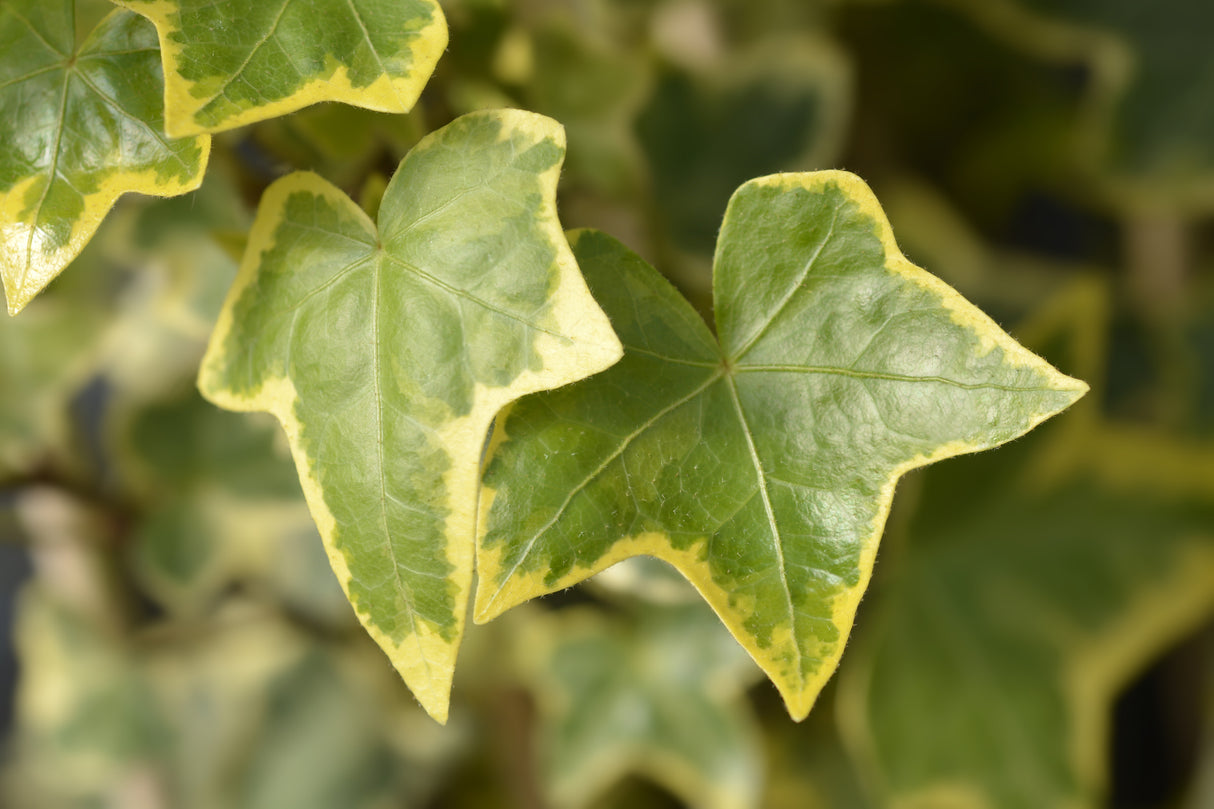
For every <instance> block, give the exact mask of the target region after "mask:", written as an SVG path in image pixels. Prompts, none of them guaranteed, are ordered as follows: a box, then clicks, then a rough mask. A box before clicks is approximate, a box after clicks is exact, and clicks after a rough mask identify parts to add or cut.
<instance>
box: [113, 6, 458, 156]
mask: <svg viewBox="0 0 1214 809" xmlns="http://www.w3.org/2000/svg"><path fill="white" fill-rule="evenodd" d="M115 2H117V3H118V4H119V5H122V6H126V7H127V8H130V9H132V10H134V11H138V12H139V13H140V14H143V15H144V16H146V17H147V18H148V19H150V20H151V21H152V22H153V23H155V25H156V29H157V31H158V32H159V34H160V47H161V49H162V50H163V52H164V65H165V76H166V84H165V108H166V116H165V124H166V127H167V129H168V132H169V133H170V134H173V135H193V134H198V133H200V132H219V131H222V130H225V129H233V128H235V127H238V126H244V125H245V124H250V123H253V122H254V121H261V120H265V119H266V118H273V117H275V116H278V115H285V114H286V113H288V112H293V111H295V110H297V109H300V108H302V107H306V106H308V105H309V104H315V103H316V102H318V101H342V102H345V103H347V104H353V105H355V106H359V107H366V108H368V109H373V110H379V111H381V112H408V111H409V110H410V109H411V108H412V107H413V104H414V103H415V102H416V101H417V97H418V96H419V95H421V91H422V88H423V87H424V86H425V84H426V82H427V80H429V78H430V74H431V73H432V72H433V71H434V66H435V65H436V64H437V63H438V58H439V56H440V55H441V54H442V52H443V49H444V48H446V47H447V23H446V20H445V19H444V18H443V13H442V10H441V9H440V8H439V6H438V3H436V2H434V0H396V2H392V3H372V2H367V0H324V1H323V2H315V0H314V1H313V2H306V3H305V2H299V0H274V1H273V2H261V1H260V0H115Z"/></svg>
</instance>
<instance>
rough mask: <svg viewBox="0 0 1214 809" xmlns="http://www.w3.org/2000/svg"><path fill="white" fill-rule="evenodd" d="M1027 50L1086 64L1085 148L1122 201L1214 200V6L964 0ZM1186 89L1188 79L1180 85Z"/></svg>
mask: <svg viewBox="0 0 1214 809" xmlns="http://www.w3.org/2000/svg"><path fill="white" fill-rule="evenodd" d="M962 8H964V9H965V11H966V12H967V13H971V14H973V15H974V16H975V17H976V18H977V19H979V20H980V21H982V22H984V23H985V24H986V25H988V26H990V27H991V28H992V29H993V30H994V31H996V32H997V33H999V34H1001V35H1003V36H1006V37H1008V38H1009V39H1011V40H1013V41H1014V42H1016V43H1018V44H1019V45H1020V46H1022V47H1023V48H1024V49H1025V50H1027V51H1029V52H1031V53H1035V54H1037V55H1039V56H1041V57H1043V58H1045V59H1047V60H1050V61H1066V62H1068V63H1072V62H1074V61H1076V60H1080V61H1083V62H1085V63H1086V66H1087V67H1088V68H1089V70H1090V73H1091V77H1090V80H1089V81H1088V82H1087V86H1086V90H1087V95H1088V99H1087V104H1086V105H1085V107H1086V109H1085V110H1084V112H1085V113H1086V115H1085V120H1084V127H1083V130H1082V131H1081V133H1080V134H1081V138H1079V139H1078V140H1079V143H1078V145H1079V149H1080V151H1081V154H1083V156H1084V158H1085V159H1087V160H1088V161H1089V162H1090V164H1091V167H1092V168H1096V169H1099V170H1101V171H1104V172H1108V174H1109V175H1110V179H1111V180H1112V184H1111V188H1112V190H1113V191H1114V192H1115V193H1117V194H1118V195H1119V196H1120V201H1121V202H1122V203H1123V204H1126V205H1129V206H1132V207H1136V208H1141V207H1142V202H1143V199H1144V198H1146V199H1152V198H1153V199H1159V197H1160V195H1161V194H1162V195H1164V196H1165V198H1167V199H1168V200H1169V201H1175V200H1177V199H1179V200H1180V201H1182V202H1183V203H1185V204H1188V205H1194V206H1197V207H1200V208H1201V209H1203V210H1208V209H1209V208H1210V206H1211V205H1212V204H1214V116H1211V114H1210V107H1209V105H1208V104H1204V103H1201V102H1199V101H1197V100H1196V99H1198V98H1201V97H1203V96H1205V95H1208V94H1209V92H1210V91H1211V88H1212V87H1214V84H1212V82H1214V56H1212V54H1211V50H1210V48H1209V38H1208V37H1207V36H1206V32H1208V31H1209V30H1210V29H1211V27H1214V7H1211V6H1210V4H1208V3H1192V2H1188V0H1164V2H1157V3H1152V4H1150V5H1144V4H1142V3H1138V2H1134V0H994V1H993V2H989V3H976V4H970V5H968V6H962ZM1178 88H1184V90H1183V91H1178Z"/></svg>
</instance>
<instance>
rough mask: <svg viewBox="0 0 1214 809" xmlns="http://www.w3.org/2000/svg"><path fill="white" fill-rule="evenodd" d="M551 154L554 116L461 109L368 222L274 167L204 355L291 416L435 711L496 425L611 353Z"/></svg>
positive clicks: (369, 597)
mask: <svg viewBox="0 0 1214 809" xmlns="http://www.w3.org/2000/svg"><path fill="white" fill-rule="evenodd" d="M563 155H564V132H563V130H562V129H561V128H560V126H559V125H558V124H557V123H556V122H555V121H552V120H551V119H548V118H545V117H543V116H539V115H534V114H532V113H526V112H519V111H510V110H506V111H494V112H482V113H475V114H471V115H466V116H463V117H462V118H459V119H457V120H456V121H455V122H453V123H451V124H450V125H448V126H446V127H444V128H443V129H441V130H439V131H437V132H435V133H433V134H431V135H429V136H428V137H426V138H425V139H423V140H422V141H421V142H420V143H419V144H418V145H417V147H415V148H414V149H413V151H412V152H410V154H409V155H408V156H407V157H406V158H405V159H404V161H402V162H401V165H400V168H399V169H398V170H397V172H396V175H395V176H394V177H393V178H392V181H391V183H390V184H389V186H388V189H387V191H386V192H385V193H384V198H383V203H382V205H381V207H380V209H379V223H378V226H377V225H376V224H375V223H373V222H372V221H371V220H370V219H369V218H368V217H367V216H366V214H364V213H363V212H362V210H361V209H360V208H359V207H358V206H357V205H355V204H354V203H353V202H352V201H350V199H349V198H347V197H346V196H345V195H344V194H342V193H341V192H340V191H339V190H337V189H336V188H334V187H333V186H331V185H329V184H328V183H326V182H325V181H324V180H322V179H320V178H319V177H317V176H315V175H312V174H304V173H299V174H293V175H290V176H288V177H286V178H283V179H282V180H280V181H278V182H277V183H275V184H274V185H272V186H271V187H270V188H269V189H268V190H267V191H266V194H265V197H264V199H263V200H262V205H261V209H260V211H259V213H258V216H257V221H256V222H255V223H254V226H253V231H252V234H251V235H250V240H249V248H248V251H247V253H246V254H245V259H244V263H243V265H242V266H241V270H240V274H239V276H238V277H237V280H236V283H235V284H234V285H233V288H232V290H231V292H230V293H229V295H228V300H227V302H226V303H225V305H224V309H223V311H222V313H221V314H220V319H219V323H218V325H217V327H216V330H215V333H214V335H213V336H212V339H211V344H210V346H209V347H208V350H207V355H206V357H205V358H204V360H203V367H202V372H201V376H200V380H199V384H200V387H201V388H202V391H203V393H204V394H205V395H206V396H207V397H208V398H210V399H211V400H212V401H214V402H216V403H217V404H219V405H221V406H223V407H227V408H230V409H235V410H266V411H269V412H271V413H273V414H274V415H276V416H277V417H278V419H279V420H280V421H281V422H282V423H283V425H284V426H285V427H286V430H287V435H288V438H289V439H290V443H291V448H292V452H293V454H294V456H295V462H296V466H297V468H298V471H299V474H300V478H301V479H302V482H303V487H304V493H305V495H306V497H307V500H308V505H309V507H310V508H311V510H312V515H313V517H314V518H315V520H316V522H317V524H318V526H319V527H320V531H321V534H322V536H323V537H324V540H325V543H326V547H327V548H328V551H329V556H330V559H331V561H332V563H333V567H334V570H335V572H336V573H337V577H338V579H339V581H340V582H341V583H342V586H343V587H344V588H345V590H346V594H347V595H348V596H349V598H350V600H351V602H352V603H353V605H354V607H355V610H356V611H357V613H358V616H359V618H360V620H361V621H362V623H363V625H364V626H365V627H366V628H367V630H368V631H369V632H370V633H371V635H372V636H373V637H374V638H375V640H376V641H377V642H378V643H379V644H380V645H381V646H382V647H383V649H384V650H385V651H386V652H387V653H388V656H389V657H390V658H391V659H392V661H393V663H394V664H395V665H396V667H397V669H398V670H399V671H400V673H401V676H402V677H404V679H405V682H406V683H407V684H408V685H409V687H410V688H412V689H413V692H414V694H415V695H416V696H417V697H418V699H419V700H420V701H421V703H422V705H423V706H424V707H425V708H426V709H427V710H428V711H429V712H430V713H431V714H432V715H433V716H434V717H435V718H437V719H439V720H440V721H442V720H444V719H445V717H446V714H447V703H448V695H449V691H450V683H451V673H452V669H453V667H454V664H455V653H456V647H457V645H458V643H459V640H460V636H461V634H462V632H463V618H464V612H465V610H466V604H467V598H468V593H469V588H470V587H471V577H472V547H473V525H474V521H475V512H476V490H477V484H478V477H479V465H480V457H481V451H482V448H483V445H484V441H485V436H486V433H487V432H488V428H489V424H490V421H491V420H492V419H493V417H494V415H495V414H496V413H497V411H498V409H500V408H501V407H502V406H503V405H504V404H506V403H507V402H510V401H512V400H513V399H515V398H517V397H519V396H521V395H523V394H525V393H530V392H533V391H537V390H542V389H546V388H550V387H554V386H557V385H562V384H565V383H568V382H571V381H573V380H575V379H580V378H582V377H583V376H586V375H587V374H590V373H593V372H595V371H598V370H601V369H603V368H605V367H606V366H608V365H610V364H611V363H613V362H615V361H616V360H617V359H618V358H619V356H620V346H619V342H618V341H617V340H616V338H615V335H614V334H613V333H612V331H611V327H610V325H609V323H608V321H607V319H606V318H605V317H604V315H603V313H602V311H601V310H600V309H599V308H598V307H597V306H596V305H595V303H594V300H593V299H592V298H591V297H590V295H589V293H588V291H587V290H586V287H585V284H584V282H583V281H582V278H581V276H580V275H579V273H578V269H577V265H576V264H575V262H574V260H573V256H572V254H571V252H570V250H569V246H568V244H567V243H566V241H565V237H564V234H563V233H562V232H561V229H560V224H559V222H558V221H557V218H556V205H555V194H556V182H557V177H558V175H559V172H560V166H561V160H562V157H563Z"/></svg>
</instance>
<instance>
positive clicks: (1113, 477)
mask: <svg viewBox="0 0 1214 809" xmlns="http://www.w3.org/2000/svg"><path fill="white" fill-rule="evenodd" d="M1098 289H1099V288H1098V287H1094V286H1093V285H1092V284H1091V283H1087V282H1080V283H1079V284H1078V285H1076V286H1074V287H1072V288H1071V289H1070V290H1067V291H1065V292H1064V293H1062V294H1061V295H1060V296H1059V297H1058V298H1057V299H1056V301H1055V303H1056V305H1055V306H1053V307H1052V309H1053V313H1051V315H1052V316H1054V315H1056V318H1057V320H1056V322H1061V323H1065V324H1066V327H1067V328H1068V329H1074V330H1075V335H1074V338H1073V339H1072V340H1070V342H1072V343H1073V345H1072V346H1071V347H1070V353H1071V354H1072V356H1076V357H1082V356H1085V355H1086V356H1088V357H1092V356H1096V357H1101V358H1103V357H1104V356H1106V353H1105V351H1104V349H1105V348H1106V347H1105V346H1104V345H1102V343H1103V339H1102V338H1100V337H1098V336H1096V335H1093V334H1087V333H1084V332H1085V331H1086V330H1090V329H1092V328H1095V329H1102V328H1103V326H1102V325H1097V324H1094V323H1093V320H1092V317H1093V313H1094V312H1096V311H1098V310H1101V309H1103V308H1104V304H1103V303H1102V301H1101V294H1100V293H1099V292H1098V291H1097V290H1098ZM1039 329H1040V325H1039V324H1033V325H1031V326H1030V327H1029V329H1028V331H1030V332H1032V331H1038V330H1039ZM1051 337H1054V335H1051ZM1093 344H1095V345H1093ZM1099 375H1100V372H1099V369H1092V370H1091V371H1090V373H1089V376H1090V377H1099ZM1098 401H1100V399H1099V398H1098V397H1093V399H1092V401H1091V402H1088V403H1085V406H1084V407H1080V408H1077V409H1076V410H1075V412H1074V413H1072V414H1070V416H1069V417H1068V418H1067V419H1066V420H1063V421H1060V422H1059V423H1057V424H1056V425H1051V428H1050V429H1049V431H1048V433H1049V434H1048V435H1040V436H1033V438H1032V439H1029V440H1025V441H1023V442H1020V443H1019V444H1018V445H1017V446H1016V447H1015V449H1014V450H1013V451H1009V452H1006V453H999V454H997V455H995V456H990V457H983V458H973V459H967V460H965V461H964V462H958V463H956V464H950V465H948V466H942V467H938V468H935V469H932V470H931V471H930V472H929V473H927V474H926V475H924V477H923V480H922V481H918V482H919V483H921V485H922V493H921V495H920V497H919V502H918V508H917V509H916V510H915V512H914V514H913V515H912V516H911V518H910V520H909V522H908V526H907V534H908V536H907V539H908V542H907V544H906V545H905V547H903V548H901V550H902V551H903V553H902V554H901V555H900V556H898V557H897V562H898V563H899V564H898V565H897V567H896V572H895V574H894V575H892V576H891V577H890V578H889V580H888V582H889V587H887V588H885V589H884V590H883V598H882V600H881V602H880V610H879V612H878V613H876V614H874V616H873V618H874V621H873V624H871V626H874V627H877V631H876V633H875V634H874V635H871V636H866V638H865V641H866V642H865V643H862V644H861V645H860V649H858V650H857V653H856V655H855V656H854V657H852V658H849V662H848V665H847V666H846V667H845V669H844V671H843V672H841V676H840V691H839V696H840V708H841V710H840V712H839V714H840V717H841V727H842V729H843V730H844V736H845V740H846V741H847V744H848V748H849V750H850V752H851V753H852V754H853V755H854V756H855V757H856V758H857V760H858V761H859V763H860V764H862V765H864V767H865V768H866V775H867V777H866V778H865V781H866V782H867V783H870V784H872V785H874V787H875V788H876V791H877V792H879V793H880V794H881V795H882V796H884V797H886V798H888V799H890V800H891V802H894V803H896V804H897V805H898V806H908V807H938V806H948V807H958V809H961V808H962V807H974V809H983V808H984V807H992V806H998V807H1006V808H1007V809H1022V808H1023V809H1028V807H1033V808H1034V809H1048V808H1049V807H1059V809H1061V807H1096V806H1100V805H1103V801H1102V800H1101V795H1102V793H1103V792H1104V789H1105V786H1106V772H1105V763H1104V762H1105V760H1106V756H1107V752H1106V751H1107V744H1108V742H1107V734H1108V726H1109V715H1110V713H1111V704H1112V701H1113V700H1114V698H1115V696H1116V694H1117V693H1119V692H1120V691H1121V689H1122V688H1123V687H1124V686H1125V685H1126V684H1127V682H1128V681H1129V679H1130V678H1131V677H1132V676H1133V675H1134V673H1135V672H1136V671H1137V670H1138V669H1139V668H1140V667H1141V666H1142V665H1143V664H1145V663H1146V661H1147V660H1148V659H1149V658H1150V657H1151V656H1152V655H1153V654H1155V653H1157V652H1158V651H1159V650H1161V649H1163V648H1166V647H1167V645H1168V644H1169V643H1171V642H1174V641H1176V640H1177V639H1178V638H1180V637H1182V636H1183V635H1184V634H1185V633H1186V632H1189V631H1192V630H1193V629H1195V628H1197V627H1198V626H1200V625H1201V624H1202V622H1204V621H1206V620H1208V619H1209V617H1210V615H1211V614H1212V613H1214V532H1211V529H1210V526H1211V525H1214V447H1212V446H1210V445H1209V443H1208V442H1207V443H1205V444H1204V445H1203V444H1197V443H1194V442H1191V441H1186V442H1183V443H1182V442H1180V441H1177V440H1175V439H1174V438H1170V437H1169V436H1167V435H1166V434H1162V433H1157V432H1153V431H1151V430H1148V429H1143V428H1140V427H1128V426H1119V425H1115V424H1111V423H1108V422H1106V421H1105V420H1104V419H1103V418H1101V417H1100V416H1099V413H1098V412H1097V410H1096V407H1097V402H1098ZM959 738H964V739H967V740H969V741H968V743H967V744H965V745H962V746H958V745H957V744H956V740H957V739H959Z"/></svg>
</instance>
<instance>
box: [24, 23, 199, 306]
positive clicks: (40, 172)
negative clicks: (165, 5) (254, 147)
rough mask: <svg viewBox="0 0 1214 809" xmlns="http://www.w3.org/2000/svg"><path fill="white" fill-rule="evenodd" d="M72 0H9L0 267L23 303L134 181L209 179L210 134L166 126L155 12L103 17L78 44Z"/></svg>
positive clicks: (189, 185)
mask: <svg viewBox="0 0 1214 809" xmlns="http://www.w3.org/2000/svg"><path fill="white" fill-rule="evenodd" d="M74 9H75V4H74V2H73V0H50V2H44V1H43V0H8V1H7V2H5V3H4V4H3V6H0V54H2V56H0V143H3V144H4V149H3V151H0V221H3V222H4V228H3V234H2V235H0V276H2V277H3V279H4V291H5V295H6V297H7V299H8V311H9V314H16V313H17V312H19V311H21V309H22V308H23V307H24V306H25V305H26V304H27V303H29V302H30V300H32V299H33V297H34V296H35V295H37V294H38V292H39V291H41V290H42V288H43V287H45V286H46V285H47V284H48V283H50V281H51V279H53V278H54V277H55V276H56V275H58V274H59V273H60V272H61V271H62V270H63V268H64V267H66V266H67V265H68V263H69V262H71V260H72V259H73V258H75V257H76V255H77V254H78V253H79V252H80V250H81V249H82V248H83V247H84V245H85V244H86V243H87V242H88V240H89V239H90V238H91V237H92V235H93V233H94V232H95V231H96V230H97V227H98V226H99V225H100V224H101V220H102V219H103V218H104V217H105V214H106V212H108V211H109V209H110V208H111V207H112V206H113V204H114V202H115V200H117V199H118V197H119V196H121V195H122V194H124V193H126V192H127V191H138V192H140V193H144V194H155V195H158V196H173V195H176V194H182V193H185V192H186V191H189V190H191V189H193V188H196V187H198V184H199V183H200V182H202V175H203V171H204V169H205V167H206V163H207V156H208V154H209V152H210V145H211V142H210V138H207V137H197V138H182V139H170V138H166V137H165V136H164V134H163V130H164V126H163V117H164V109H163V106H162V105H163V101H162V99H161V97H160V87H161V83H162V76H161V68H160V55H159V50H158V49H157V46H156V36H155V32H154V31H153V29H152V27H151V26H150V25H148V23H147V21H145V20H143V19H140V18H139V17H138V16H137V15H134V14H130V13H128V12H125V11H115V12H113V13H112V14H110V15H109V16H107V17H106V18H105V19H103V20H102V21H101V22H100V23H99V24H98V25H97V27H96V28H95V29H94V30H93V32H92V33H91V34H90V35H89V36H88V37H87V38H86V39H85V40H84V42H83V43H82V44H81V45H80V46H79V47H77V45H76V34H75V10H74Z"/></svg>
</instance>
